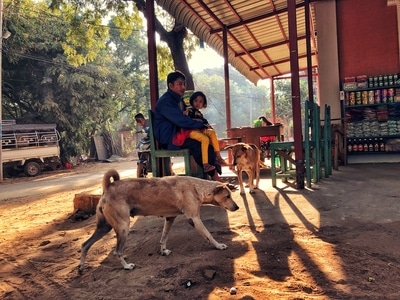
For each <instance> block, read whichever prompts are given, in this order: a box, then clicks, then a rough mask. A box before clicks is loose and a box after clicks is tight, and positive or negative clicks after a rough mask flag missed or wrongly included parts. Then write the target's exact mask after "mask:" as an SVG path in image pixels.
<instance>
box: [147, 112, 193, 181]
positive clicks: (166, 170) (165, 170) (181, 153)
mask: <svg viewBox="0 0 400 300" xmlns="http://www.w3.org/2000/svg"><path fill="white" fill-rule="evenodd" d="M149 125H150V153H151V167H152V172H153V177H162V176H168V175H172V174H171V164H170V163H171V157H183V159H184V162H185V174H184V175H187V176H192V171H191V165H190V153H189V149H179V150H167V149H160V148H159V146H158V143H157V141H156V139H155V138H154V131H153V112H152V111H151V110H149Z"/></svg>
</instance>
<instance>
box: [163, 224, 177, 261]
mask: <svg viewBox="0 0 400 300" xmlns="http://www.w3.org/2000/svg"><path fill="white" fill-rule="evenodd" d="M175 218H176V217H166V218H165V221H164V228H163V232H162V235H161V240H160V244H161V250H160V251H161V255H162V256H167V255H170V254H171V250H168V249H167V239H168V234H169V231H170V230H171V227H172V224H173V223H174V221H175Z"/></svg>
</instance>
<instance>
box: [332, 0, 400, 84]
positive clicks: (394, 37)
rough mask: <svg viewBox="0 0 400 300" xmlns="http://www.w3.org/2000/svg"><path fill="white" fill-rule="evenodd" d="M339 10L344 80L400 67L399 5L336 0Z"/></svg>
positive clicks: (370, 0) (382, 1)
mask: <svg viewBox="0 0 400 300" xmlns="http://www.w3.org/2000/svg"><path fill="white" fill-rule="evenodd" d="M336 13H337V35H338V53H339V74H340V81H341V82H343V80H344V77H348V76H357V75H368V76H370V75H379V74H391V73H398V72H399V71H400V70H399V44H398V32H397V13H396V6H387V0H368V1H365V0H337V1H336Z"/></svg>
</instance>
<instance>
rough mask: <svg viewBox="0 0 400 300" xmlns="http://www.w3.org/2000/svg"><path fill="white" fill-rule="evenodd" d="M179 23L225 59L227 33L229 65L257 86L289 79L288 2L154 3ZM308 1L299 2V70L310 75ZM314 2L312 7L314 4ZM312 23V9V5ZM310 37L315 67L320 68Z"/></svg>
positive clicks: (168, 0) (211, 0)
mask: <svg viewBox="0 0 400 300" xmlns="http://www.w3.org/2000/svg"><path fill="white" fill-rule="evenodd" d="M156 2H157V3H158V5H159V6H161V7H162V8H164V9H165V10H166V11H168V12H169V13H170V14H171V15H172V16H174V17H175V18H176V19H177V20H178V21H179V22H180V23H182V24H183V25H185V26H186V27H187V28H189V29H190V30H191V31H192V32H193V33H194V34H195V35H196V36H198V37H199V38H200V39H202V40H204V41H205V42H206V43H207V44H208V45H209V46H210V47H211V48H213V49H214V50H215V51H216V52H217V53H219V54H220V55H221V56H223V28H224V27H226V28H227V40H228V61H229V63H230V64H231V65H232V66H233V67H234V68H236V69H237V70H238V71H239V72H240V73H242V74H243V75H244V76H245V77H246V78H247V79H249V80H250V81H251V82H253V83H254V84H257V82H258V81H259V80H260V79H267V78H273V77H277V76H282V75H285V74H288V73H290V52H289V22H288V11H287V0H156ZM304 2H305V1H304V0H297V1H296V22H297V35H298V57H299V69H300V70H305V69H307V58H306V53H307V51H306V26H305V20H306V18H305V9H304ZM310 2H314V1H310ZM310 14H311V16H310V20H311V23H313V21H314V20H315V18H314V7H313V4H310ZM313 28H314V26H313V24H311V32H312V40H313V42H312V43H311V46H312V49H311V50H312V51H311V52H312V65H313V67H315V66H316V65H317V59H316V52H317V51H316V42H315V39H314V34H313V33H314V29H313Z"/></svg>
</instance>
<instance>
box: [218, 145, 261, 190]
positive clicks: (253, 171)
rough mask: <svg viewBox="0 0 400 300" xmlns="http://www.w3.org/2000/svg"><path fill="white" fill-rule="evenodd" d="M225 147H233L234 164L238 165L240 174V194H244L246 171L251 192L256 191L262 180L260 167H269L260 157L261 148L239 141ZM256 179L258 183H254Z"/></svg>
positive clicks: (237, 169) (237, 168) (238, 173)
mask: <svg viewBox="0 0 400 300" xmlns="http://www.w3.org/2000/svg"><path fill="white" fill-rule="evenodd" d="M225 149H231V151H232V157H233V165H234V166H236V172H237V175H238V180H239V185H240V194H244V193H245V191H244V186H243V176H242V172H243V171H245V172H246V173H247V175H248V177H249V187H250V193H255V191H254V189H258V184H259V182H260V167H264V168H267V167H268V166H267V165H265V164H264V163H263V162H262V161H261V159H260V149H258V147H257V146H256V145H255V144H246V143H237V144H234V145H228V146H226V147H225ZM254 179H255V180H256V184H254Z"/></svg>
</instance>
